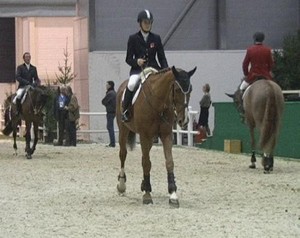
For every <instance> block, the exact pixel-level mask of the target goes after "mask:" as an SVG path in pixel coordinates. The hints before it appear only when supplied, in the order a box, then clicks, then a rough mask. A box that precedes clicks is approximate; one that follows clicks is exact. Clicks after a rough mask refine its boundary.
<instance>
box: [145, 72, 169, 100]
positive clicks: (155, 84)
mask: <svg viewBox="0 0 300 238" xmlns="http://www.w3.org/2000/svg"><path fill="white" fill-rule="evenodd" d="M173 83H174V75H173V74H172V71H169V72H166V73H164V74H162V75H159V74H158V75H154V76H153V77H152V78H151V81H150V85H151V91H152V92H153V94H154V95H155V97H157V98H158V99H159V100H162V101H163V102H165V101H166V100H167V98H168V97H169V94H170V93H171V88H172V85H173Z"/></svg>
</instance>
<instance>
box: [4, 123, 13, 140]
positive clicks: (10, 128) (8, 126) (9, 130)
mask: <svg viewBox="0 0 300 238" xmlns="http://www.w3.org/2000/svg"><path fill="white" fill-rule="evenodd" d="M12 132H13V126H12V121H11V120H10V121H9V122H8V123H6V126H5V128H4V129H3V130H2V133H3V135H5V136H9V135H10V134H11V133H12Z"/></svg>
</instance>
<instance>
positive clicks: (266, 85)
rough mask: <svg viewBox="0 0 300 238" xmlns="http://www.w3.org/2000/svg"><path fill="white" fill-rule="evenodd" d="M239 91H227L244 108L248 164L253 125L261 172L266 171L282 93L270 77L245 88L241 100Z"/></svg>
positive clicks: (271, 161)
mask: <svg viewBox="0 0 300 238" xmlns="http://www.w3.org/2000/svg"><path fill="white" fill-rule="evenodd" d="M240 93H241V92H240V90H239V89H238V90H237V91H236V92H235V94H233V95H229V94H227V95H228V96H230V97H232V98H233V99H234V102H235V104H236V106H237V107H238V108H240V107H241V106H243V108H244V111H245V122H246V124H247V125H248V127H249V129H250V136H251V147H252V156H251V165H250V166H249V168H252V169H255V168H256V165H255V162H256V156H255V149H256V143H255V135H254V129H255V128H257V129H258V131H259V134H260V148H261V150H262V152H263V156H262V165H263V167H264V173H270V171H273V165H274V157H273V153H274V149H275V146H276V143H277V139H278V135H279V129H280V124H281V118H282V113H283V108H284V97H283V94H282V91H281V88H280V87H279V86H278V84H276V83H275V82H273V81H271V80H266V79H260V80H257V81H256V82H254V83H253V84H252V85H251V86H250V87H248V88H247V89H246V91H245V93H244V95H243V100H241V99H242V97H241V96H240V95H239V94H240Z"/></svg>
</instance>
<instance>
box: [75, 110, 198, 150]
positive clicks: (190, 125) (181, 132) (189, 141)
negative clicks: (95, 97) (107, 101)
mask: <svg viewBox="0 0 300 238" xmlns="http://www.w3.org/2000/svg"><path fill="white" fill-rule="evenodd" d="M197 114H198V111H192V110H191V107H189V119H190V120H189V123H188V126H187V130H182V129H180V128H179V127H178V125H177V126H176V127H177V128H176V129H174V130H173V132H174V133H176V137H177V144H178V145H182V144H183V140H182V137H183V135H187V145H188V146H193V145H194V135H195V134H198V133H199V132H198V131H193V122H194V120H196V121H197V118H196V116H197ZM80 115H84V116H89V117H91V116H98V117H102V116H106V112H80ZM115 132H118V130H115ZM77 133H78V134H80V133H108V132H107V130H95V129H89V130H82V129H79V130H77Z"/></svg>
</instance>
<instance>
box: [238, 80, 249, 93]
mask: <svg viewBox="0 0 300 238" xmlns="http://www.w3.org/2000/svg"><path fill="white" fill-rule="evenodd" d="M248 86H249V83H247V82H246V81H245V80H243V82H242V83H241V85H240V90H242V91H244V90H245V89H246V88H247V87H248Z"/></svg>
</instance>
